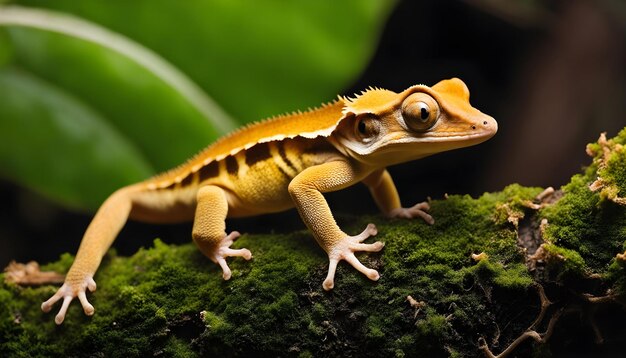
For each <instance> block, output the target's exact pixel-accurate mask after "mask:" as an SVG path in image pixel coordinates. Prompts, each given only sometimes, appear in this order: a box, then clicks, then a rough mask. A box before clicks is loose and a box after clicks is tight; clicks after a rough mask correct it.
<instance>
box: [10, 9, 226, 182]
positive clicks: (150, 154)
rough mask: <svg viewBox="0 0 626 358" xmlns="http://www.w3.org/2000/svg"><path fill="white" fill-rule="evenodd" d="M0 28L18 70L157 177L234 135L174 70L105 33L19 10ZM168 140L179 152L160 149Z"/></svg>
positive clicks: (60, 17)
mask: <svg viewBox="0 0 626 358" xmlns="http://www.w3.org/2000/svg"><path fill="white" fill-rule="evenodd" d="M0 24H6V25H9V26H10V27H9V34H10V35H11V39H12V42H13V46H14V49H15V57H16V62H17V63H19V64H20V65H21V66H24V67H26V68H28V69H29V70H30V71H32V72H33V73H35V74H37V75H39V76H40V77H41V78H44V79H46V80H48V81H49V82H52V83H55V84H56V85H57V86H59V87H61V88H64V89H65V90H67V91H68V92H71V93H74V94H75V95H76V96H79V97H80V98H81V99H82V100H83V101H85V102H86V103H88V104H89V105H91V106H92V107H93V108H96V109H97V110H98V111H99V112H101V113H102V114H103V115H105V116H106V118H107V119H108V120H109V121H111V122H112V123H113V124H114V125H115V126H116V127H117V128H119V129H120V130H121V131H122V132H123V133H125V134H126V135H127V136H128V137H129V138H130V139H131V140H132V141H133V142H135V143H136V144H137V146H138V147H139V148H140V149H141V150H142V152H143V153H144V154H145V156H146V157H147V158H148V159H149V160H150V162H151V163H152V164H153V165H154V167H155V168H157V169H158V170H166V169H169V168H171V167H173V166H175V165H178V164H180V162H181V160H182V158H186V157H188V156H190V155H192V154H194V153H196V152H197V151H199V150H200V149H202V148H203V147H205V146H206V145H207V144H208V143H210V142H211V141H212V140H214V139H216V138H217V137H218V136H219V135H221V134H223V133H224V132H225V131H227V130H229V129H232V128H233V127H234V126H233V125H232V123H231V122H230V119H229V118H228V117H227V116H225V115H224V114H223V113H222V112H221V109H219V107H216V105H213V104H212V103H208V104H207V101H208V100H207V99H206V98H203V97H204V96H206V95H205V94H204V93H203V92H202V91H201V90H200V89H199V88H194V86H195V85H194V84H193V83H191V81H189V80H187V79H186V78H185V77H184V75H182V74H180V73H177V70H176V69H175V68H173V67H171V66H169V65H168V64H167V63H166V62H165V61H162V60H161V59H160V58H159V57H158V56H156V55H155V54H153V53H151V52H150V51H149V50H147V49H144V48H142V47H141V46H140V45H138V44H136V43H133V42H132V41H129V40H126V39H125V38H123V37H122V36H119V35H116V34H114V33H111V32H109V31H108V30H106V29H104V28H101V27H99V26H97V25H94V24H90V23H88V22H85V21H82V20H79V19H76V18H74V17H71V16H67V15H63V14H58V13H54V12H49V11H41V10H32V9H23V8H19V7H9V8H5V9H4V10H3V11H1V12H0ZM181 83H182V84H181ZM207 106H208V107H209V108H208V110H206V108H205V107H207ZM180 138H184V139H185V140H180ZM172 139H175V140H176V145H174V146H172V147H170V148H166V147H164V146H163V143H164V142H169V141H170V140H172Z"/></svg>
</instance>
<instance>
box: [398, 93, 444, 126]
mask: <svg viewBox="0 0 626 358" xmlns="http://www.w3.org/2000/svg"><path fill="white" fill-rule="evenodd" d="M402 117H403V118H404V122H405V123H406V125H407V126H408V127H409V128H410V129H412V130H414V131H416V132H424V131H426V130H428V129H430V128H431V127H432V126H433V125H435V123H436V122H437V119H438V118H439V105H438V104H437V101H435V99H434V98H432V97H431V96H429V95H427V94H426V93H413V94H412V95H410V96H409V97H407V98H406V99H405V100H404V103H402Z"/></svg>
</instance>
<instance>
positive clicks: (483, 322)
mask: <svg viewBox="0 0 626 358" xmlns="http://www.w3.org/2000/svg"><path fill="white" fill-rule="evenodd" d="M623 133H624V132H623ZM622 135H626V134H622ZM620 140H623V138H621V137H620ZM622 160H623V159H620V160H619V163H622V164H624V163H623V162H622ZM619 163H617V164H611V166H615V165H619ZM596 170H597V166H596V165H595V164H593V165H592V166H590V167H589V168H588V169H587V171H586V172H585V173H584V174H582V175H577V176H574V177H573V178H572V180H571V182H570V183H569V184H567V185H566V186H564V188H563V191H564V196H563V197H562V198H561V199H560V200H559V201H558V202H557V203H556V204H554V205H552V206H549V207H547V208H545V209H543V210H541V211H540V212H539V213H538V214H535V213H534V212H532V210H530V209H528V208H527V204H528V202H530V201H532V200H533V198H534V197H535V196H536V195H537V194H538V193H539V192H540V191H541V189H540V188H524V187H521V186H519V185H511V186H508V187H506V188H505V189H504V190H503V191H501V192H498V193H487V194H484V195H482V196H480V197H479V198H471V197H469V196H450V197H449V198H448V199H447V200H440V201H433V202H432V205H431V207H432V209H431V213H432V215H433V216H434V217H435V219H436V222H435V224H434V225H432V226H429V225H426V224H424V223H423V222H422V221H420V220H387V219H384V218H381V217H378V216H373V217H359V218H356V217H349V216H339V223H340V226H341V227H342V228H344V230H346V231H347V232H348V233H357V232H360V231H361V230H362V229H363V228H364V227H365V225H366V224H367V223H369V222H374V223H375V224H376V225H377V227H378V229H379V234H378V236H377V237H376V240H381V241H383V242H385V244H386V246H385V249H384V250H383V251H382V252H381V253H374V254H369V255H368V254H360V255H358V256H359V258H360V259H361V260H362V262H363V263H364V264H365V265H367V266H369V267H374V268H376V269H377V270H379V272H380V274H381V278H380V280H379V281H378V282H372V281H370V280H368V279H366V278H365V277H363V275H361V274H360V273H358V272H356V270H354V269H353V268H352V267H350V266H349V265H347V264H345V263H341V264H340V265H339V267H338V271H337V276H336V287H335V289H334V290H333V291H331V292H326V291H324V290H323V289H322V287H321V283H322V281H323V280H324V278H325V276H326V270H327V267H328V266H327V265H328V262H327V258H326V255H325V254H324V252H323V251H322V250H321V249H320V248H319V247H318V246H317V244H316V243H315V241H314V240H313V238H312V237H311V235H310V234H309V233H308V232H306V231H298V232H294V233H291V234H283V235H278V234H272V235H254V234H246V235H243V236H242V237H241V238H240V239H239V240H238V241H237V242H236V243H235V246H237V247H244V246H245V247H247V248H249V249H250V250H252V252H253V254H254V259H253V260H251V261H250V262H246V261H244V260H241V259H235V260H231V261H230V266H231V268H232V270H233V277H232V279H231V280H230V281H223V280H222V278H221V273H220V270H219V268H218V267H217V266H216V265H214V264H213V263H212V262H210V261H209V260H207V259H206V258H205V257H204V256H203V255H202V254H201V253H199V252H198V250H196V248H195V247H194V245H193V244H191V243H190V244H186V245H181V246H174V245H167V244H165V243H163V242H161V241H160V240H155V242H154V246H153V247H151V248H145V249H141V250H139V251H138V252H137V253H136V254H134V255H133V256H131V257H119V256H118V255H117V254H116V253H115V252H114V251H111V252H110V253H109V254H108V255H107V257H106V258H105V260H104V261H103V263H102V266H101V268H100V270H99V271H98V274H97V275H96V277H95V279H96V281H97V282H98V291H97V292H96V293H95V294H90V295H89V298H90V300H91V302H92V303H93V304H94V306H95V307H96V314H95V315H94V316H93V317H85V316H84V314H83V313H82V312H81V310H80V308H79V305H78V304H76V303H73V304H72V306H71V308H70V311H69V313H68V316H67V317H66V320H65V322H64V324H63V325H62V326H60V327H57V326H56V325H55V324H54V322H53V316H54V313H48V314H44V313H42V312H41V311H40V309H39V306H40V304H41V302H42V301H43V300H45V299H47V298H48V297H49V296H50V295H52V294H53V293H54V291H55V287H52V286H43V287H38V288H22V287H18V286H15V285H9V284H6V283H0V356H48V355H52V356H65V355H70V356H91V355H102V356H120V355H124V356H145V355H165V356H193V355H198V356H259V355H266V356H277V355H280V356H301V357H310V356H339V355H341V356H362V357H370V356H396V357H404V356H408V357H412V356H449V355H453V356H463V355H472V356H474V355H477V354H479V353H478V347H477V337H478V336H485V337H496V336H498V337H500V342H501V344H502V345H504V344H505V342H511V341H512V340H513V339H515V338H516V337H517V335H519V333H520V332H523V331H524V330H526V328H527V327H528V325H529V323H530V322H532V321H533V320H534V318H535V315H536V311H537V307H538V303H537V298H536V293H535V292H534V291H533V290H530V289H529V287H530V286H531V285H532V284H533V282H534V280H533V276H532V275H531V274H530V273H529V272H527V270H526V266H525V260H524V255H523V251H522V250H521V249H520V248H519V247H518V246H517V232H516V227H515V225H514V224H512V223H511V222H510V221H509V217H510V216H511V215H513V216H515V217H518V218H522V217H525V218H529V220H530V219H532V218H533V216H537V217H538V218H546V219H548V221H549V226H548V227H547V229H546V236H545V238H546V239H547V240H548V242H549V243H548V244H547V245H545V246H544V250H545V252H546V255H548V256H549V257H551V258H552V259H550V260H548V266H547V269H548V272H550V273H552V274H551V277H552V278H553V279H555V280H557V281H559V284H560V285H563V286H564V287H566V288H567V287H569V286H567V285H568V284H569V282H570V281H572V280H575V279H576V278H577V277H581V276H583V275H585V274H587V273H589V272H596V273H601V274H603V275H602V277H603V278H604V280H605V281H604V282H603V284H604V285H609V286H611V287H613V288H614V289H615V290H617V292H624V290H623V288H624V287H626V279H625V277H626V275H625V270H626V269H625V267H624V264H623V263H618V262H615V260H614V256H615V254H616V253H618V252H623V251H624V249H625V247H624V245H625V243H626V229H625V228H626V221H625V220H626V210H625V209H624V207H623V206H620V205H617V204H615V203H613V202H611V201H608V200H603V199H602V198H601V197H600V195H599V194H598V193H594V192H591V191H590V190H589V189H588V185H589V183H591V182H592V181H593V180H595V175H596ZM615 173H617V176H619V175H622V174H620V173H621V172H618V171H616V172H615ZM616 182H617V181H616ZM372 241H373V240H372V239H370V240H368V242H372ZM481 252H484V253H486V254H487V255H488V257H489V258H488V259H483V260H481V261H479V262H475V261H474V260H473V259H472V258H471V254H473V253H474V254H477V253H481ZM71 261H72V257H71V256H70V255H64V256H63V257H62V258H61V260H59V261H58V262H56V263H52V264H49V265H46V266H45V268H47V269H56V270H61V271H64V270H67V268H68V267H69V265H70V263H71ZM409 295H410V296H411V297H412V298H413V299H414V300H416V301H417V302H423V303H422V304H419V305H418V306H419V307H413V306H411V305H410V304H409V302H408V301H407V296H409Z"/></svg>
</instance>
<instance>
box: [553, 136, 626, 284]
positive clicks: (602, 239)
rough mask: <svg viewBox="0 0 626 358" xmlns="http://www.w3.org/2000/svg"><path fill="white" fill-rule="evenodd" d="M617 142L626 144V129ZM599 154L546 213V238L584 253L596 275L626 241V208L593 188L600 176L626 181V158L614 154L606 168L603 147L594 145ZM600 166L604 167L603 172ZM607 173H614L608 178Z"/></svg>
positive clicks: (566, 247)
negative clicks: (606, 198)
mask: <svg viewBox="0 0 626 358" xmlns="http://www.w3.org/2000/svg"><path fill="white" fill-rule="evenodd" d="M612 141H614V142H615V143H624V141H626V129H625V130H622V131H621V132H620V133H619V135H618V137H616V138H614V139H612ZM589 147H590V152H593V153H596V157H595V159H594V162H593V164H592V165H590V166H589V167H588V168H587V169H586V170H585V173H584V174H578V175H574V176H573V177H572V180H571V181H570V182H569V183H568V184H567V185H565V186H564V187H563V188H562V190H563V192H564V193H565V194H566V195H564V197H563V198H562V199H561V200H559V201H558V202H557V203H556V204H555V205H553V206H550V207H548V208H546V209H544V210H542V216H543V217H544V218H546V219H547V220H548V223H549V225H548V227H547V229H546V239H547V240H548V241H549V242H550V243H552V244H554V245H556V246H559V247H562V248H565V249H569V250H574V251H576V252H577V253H579V254H580V256H581V258H582V260H583V261H584V267H585V268H586V269H587V270H588V271H589V272H593V273H599V274H604V273H606V272H607V269H608V267H609V265H610V263H611V261H612V260H613V258H614V257H615V254H616V253H618V252H620V250H622V251H623V249H622V244H623V243H624V241H625V240H626V230H625V228H626V210H624V206H622V205H619V204H616V203H614V202H612V201H609V200H605V199H604V198H603V197H602V196H601V195H600V194H599V193H598V192H593V191H591V190H590V189H589V185H590V184H591V183H593V182H594V181H595V180H596V179H597V178H598V177H599V176H600V175H603V178H607V179H606V180H608V181H609V182H611V183H621V184H619V185H623V183H624V181H626V156H624V154H623V151H622V154H619V155H617V154H616V153H613V154H612V155H611V159H610V160H609V161H608V162H607V163H606V165H600V163H601V160H600V159H601V158H602V157H603V155H604V152H603V150H602V148H601V147H600V145H598V144H590V145H589ZM599 165H600V166H601V167H602V168H600V169H599ZM607 173H610V174H609V175H607Z"/></svg>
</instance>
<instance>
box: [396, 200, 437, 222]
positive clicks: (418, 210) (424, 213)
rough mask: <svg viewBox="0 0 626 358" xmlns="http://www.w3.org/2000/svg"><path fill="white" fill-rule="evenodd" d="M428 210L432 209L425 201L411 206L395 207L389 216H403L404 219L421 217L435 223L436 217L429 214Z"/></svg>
mask: <svg viewBox="0 0 626 358" xmlns="http://www.w3.org/2000/svg"><path fill="white" fill-rule="evenodd" d="M428 210H430V205H428V202H426V201H424V202H421V203H418V204H415V205H413V206H412V207H410V208H396V209H393V210H391V212H390V213H389V217H391V218H403V219H413V218H416V217H420V218H422V219H424V221H426V223H428V224H430V225H432V224H434V223H435V219H433V217H432V216H430V215H429V214H428Z"/></svg>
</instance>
